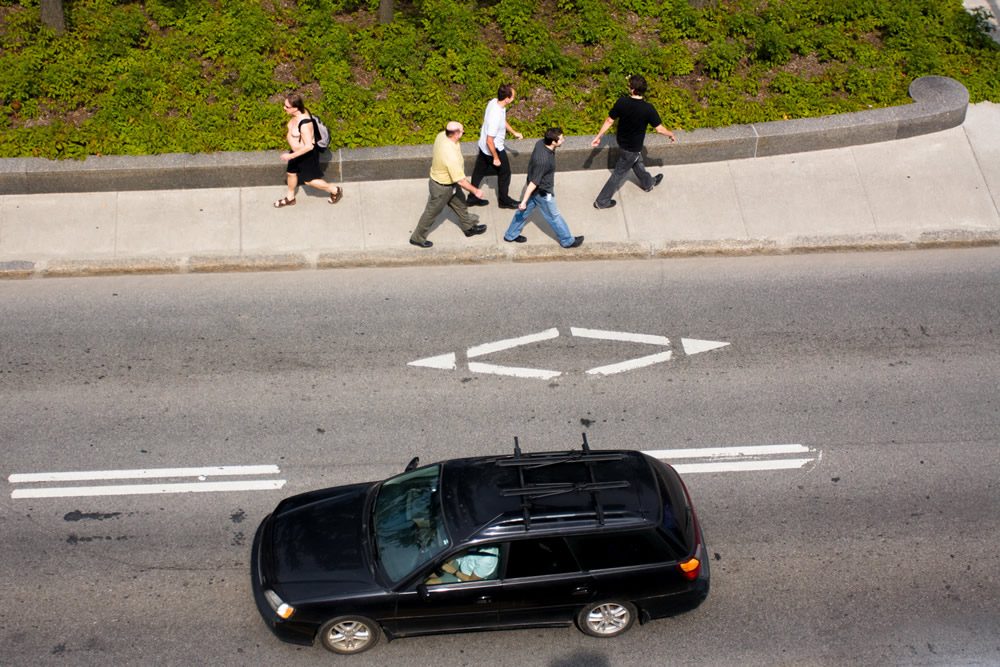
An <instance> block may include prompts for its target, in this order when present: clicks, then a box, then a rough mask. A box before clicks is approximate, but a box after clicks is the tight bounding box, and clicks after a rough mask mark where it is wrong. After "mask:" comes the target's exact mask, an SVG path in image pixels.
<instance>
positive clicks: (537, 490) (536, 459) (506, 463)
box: [497, 433, 631, 530]
mask: <svg viewBox="0 0 1000 667" xmlns="http://www.w3.org/2000/svg"><path fill="white" fill-rule="evenodd" d="M624 457H625V455H624V454H622V453H621V452H602V453H600V454H595V453H594V452H592V451H591V450H590V446H589V445H588V444H587V434H586V433H584V434H583V446H582V447H581V448H580V449H579V450H570V451H568V452H558V453H544V454H539V455H532V454H528V455H524V454H522V453H521V447H520V445H519V444H518V441H517V436H514V458H512V459H501V460H498V461H497V465H498V466H502V467H512V466H513V467H516V468H517V478H518V482H520V486H519V487H515V488H512V489H501V490H500V495H501V496H520V497H521V512H522V513H523V515H524V529H525V530H529V529H530V528H531V505H532V502H531V501H533V500H537V499H539V498H547V497H549V496H556V495H560V494H563V493H573V492H584V491H585V492H587V493H590V495H591V497H592V498H593V500H594V515H595V517H596V519H597V523H598V524H599V525H602V526H603V525H604V508H603V506H602V505H601V499H600V492H601V491H608V490H611V489H625V488H628V487H629V486H631V484H630V483H629V481H628V480H624V479H623V480H619V481H613V482H598V481H597V478H596V476H595V475H594V466H593V464H594V463H597V462H599V461H616V460H621V459H623V458H624ZM559 463H583V464H585V465H586V466H587V470H588V472H589V476H590V481H589V482H541V483H528V482H526V481H525V479H524V471H525V469H534V468H542V467H545V466H550V465H556V464H559Z"/></svg>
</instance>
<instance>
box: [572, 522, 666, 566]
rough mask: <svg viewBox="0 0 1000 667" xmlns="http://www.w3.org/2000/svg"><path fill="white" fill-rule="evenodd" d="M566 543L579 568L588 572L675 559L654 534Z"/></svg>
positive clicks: (575, 539)
mask: <svg viewBox="0 0 1000 667" xmlns="http://www.w3.org/2000/svg"><path fill="white" fill-rule="evenodd" d="M569 543H570V546H571V547H572V549H573V552H574V553H575V554H576V555H577V557H578V558H579V559H580V564H581V565H583V567H584V569H587V570H603V569H607V568H612V567H628V566H631V565H649V564H652V563H663V562H670V561H673V560H676V559H677V557H676V556H675V555H674V553H673V550H672V549H670V547H669V546H668V545H667V544H666V542H665V541H664V540H663V537H662V536H660V535H659V534H658V533H657V532H656V531H655V530H644V531H639V532H630V533H609V534H602V535H584V536H580V537H571V538H569Z"/></svg>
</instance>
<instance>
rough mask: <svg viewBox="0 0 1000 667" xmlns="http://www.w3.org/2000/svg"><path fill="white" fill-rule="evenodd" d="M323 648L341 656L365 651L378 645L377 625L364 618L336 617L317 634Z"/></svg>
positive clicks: (379, 635)
mask: <svg viewBox="0 0 1000 667" xmlns="http://www.w3.org/2000/svg"><path fill="white" fill-rule="evenodd" d="M317 634H318V636H319V641H320V643H321V644H323V648H325V649H326V650H328V651H333V652H334V653H340V654H341V655H354V654H356V653H362V652H364V651H367V650H368V649H370V648H371V647H372V646H375V644H377V643H378V639H379V637H381V636H382V631H381V630H379V627H378V623H376V622H375V621H373V620H371V619H370V618H365V617H364V616H338V617H337V618H332V619H330V620H329V621H327V622H326V623H324V624H323V625H322V626H321V627H320V629H319V632H318V633H317Z"/></svg>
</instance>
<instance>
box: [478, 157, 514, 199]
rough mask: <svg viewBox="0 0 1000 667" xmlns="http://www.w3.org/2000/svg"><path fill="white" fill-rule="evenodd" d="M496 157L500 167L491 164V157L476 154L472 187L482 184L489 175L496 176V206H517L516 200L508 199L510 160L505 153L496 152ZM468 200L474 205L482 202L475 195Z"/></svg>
mask: <svg viewBox="0 0 1000 667" xmlns="http://www.w3.org/2000/svg"><path fill="white" fill-rule="evenodd" d="M497 157H499V158H500V166H499V167H498V166H496V165H494V164H493V156H492V155H486V154H485V153H483V152H482V151H479V152H478V153H477V154H476V164H475V166H474V167H473V168H472V181H471V182H472V187H474V188H478V187H479V184H480V183H482V182H483V178H485V177H486V176H488V175H490V174H496V175H497V203H498V204H517V203H518V201H517V200H516V199H511V198H510V194H508V193H509V191H510V160H509V159H508V158H507V151H497ZM468 200H469V202H470V203H475V202H479V201H482V200H481V199H479V198H478V197H476V196H475V195H469V197H468Z"/></svg>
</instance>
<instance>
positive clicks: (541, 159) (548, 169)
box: [528, 139, 556, 193]
mask: <svg viewBox="0 0 1000 667" xmlns="http://www.w3.org/2000/svg"><path fill="white" fill-rule="evenodd" d="M528 182H529V183H534V184H535V187H536V188H538V189H539V190H542V191H544V192H549V193H552V192H553V191H554V189H555V185H556V153H555V151H554V150H552V149H550V148H548V147H547V146H546V145H545V140H544V139H539V140H538V142H537V143H536V144H535V148H534V149H533V150H532V151H531V159H530V160H528Z"/></svg>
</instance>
